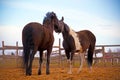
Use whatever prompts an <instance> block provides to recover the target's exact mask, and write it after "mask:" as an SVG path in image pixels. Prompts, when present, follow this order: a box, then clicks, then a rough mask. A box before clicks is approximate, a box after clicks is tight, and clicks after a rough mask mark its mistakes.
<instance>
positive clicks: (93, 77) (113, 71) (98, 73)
mask: <svg viewBox="0 0 120 80" xmlns="http://www.w3.org/2000/svg"><path fill="white" fill-rule="evenodd" d="M37 70H38V68H33V73H32V76H25V74H24V72H23V70H22V69H21V68H0V80H120V66H105V67H96V66H93V70H92V72H89V70H88V68H87V67H84V68H83V70H82V72H81V73H79V74H78V73H77V70H78V68H73V74H71V75H70V74H67V68H54V67H52V68H50V75H46V74H45V68H43V69H42V75H37Z"/></svg>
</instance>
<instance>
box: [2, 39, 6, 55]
mask: <svg viewBox="0 0 120 80" xmlns="http://www.w3.org/2000/svg"><path fill="white" fill-rule="evenodd" d="M2 48H3V49H2V55H3V56H4V55H5V53H4V41H2Z"/></svg>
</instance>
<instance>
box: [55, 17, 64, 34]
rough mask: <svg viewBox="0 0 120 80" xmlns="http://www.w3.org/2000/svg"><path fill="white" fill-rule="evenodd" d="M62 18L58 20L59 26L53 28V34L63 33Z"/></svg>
mask: <svg viewBox="0 0 120 80" xmlns="http://www.w3.org/2000/svg"><path fill="white" fill-rule="evenodd" d="M63 21H64V17H62V19H61V20H59V26H55V27H54V30H55V32H56V33H61V32H63V31H64V25H65V24H64V22H63Z"/></svg>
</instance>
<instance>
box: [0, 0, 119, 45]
mask: <svg viewBox="0 0 120 80" xmlns="http://www.w3.org/2000/svg"><path fill="white" fill-rule="evenodd" d="M51 11H53V12H55V13H56V15H57V17H58V19H61V17H62V16H64V22H65V23H66V24H68V25H69V26H70V27H71V28H72V29H73V30H75V31H79V30H85V29H87V30H90V31H92V32H93V33H94V34H95V36H96V39H97V41H96V45H104V44H106V45H111V44H120V32H119V31H120V0H0V46H1V45H2V44H1V43H2V41H5V44H7V45H15V44H16V41H18V43H19V45H20V46H22V36H21V34H22V29H23V27H24V26H25V25H26V24H28V23H30V22H39V23H41V24H42V22H43V19H44V17H45V15H46V13H47V12H51ZM54 35H55V43H54V45H58V44H59V42H58V40H59V38H61V37H62V36H61V34H59V35H58V34H56V33H55V32H54Z"/></svg>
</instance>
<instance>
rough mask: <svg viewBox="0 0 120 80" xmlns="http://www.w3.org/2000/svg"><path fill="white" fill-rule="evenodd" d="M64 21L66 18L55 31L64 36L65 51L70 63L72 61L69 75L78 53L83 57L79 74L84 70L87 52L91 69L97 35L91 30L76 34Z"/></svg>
mask: <svg viewBox="0 0 120 80" xmlns="http://www.w3.org/2000/svg"><path fill="white" fill-rule="evenodd" d="M63 20H64V18H63V17H62V19H61V20H60V21H59V26H56V27H55V31H56V32H57V33H62V36H63V47H64V49H65V53H66V56H67V59H68V61H70V70H69V71H68V73H69V74H72V60H73V56H74V54H75V53H76V52H78V53H79V54H80V56H81V65H80V68H79V70H78V73H79V72H80V71H81V70H82V66H83V61H84V54H85V53H86V51H87V52H88V54H87V61H88V66H89V68H90V69H91V68H92V61H93V53H94V48H95V43H96V37H95V35H94V34H93V33H92V32H91V31H89V30H82V31H78V32H75V31H74V30H72V29H71V28H70V27H69V26H68V25H67V24H65V23H64V22H63Z"/></svg>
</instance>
